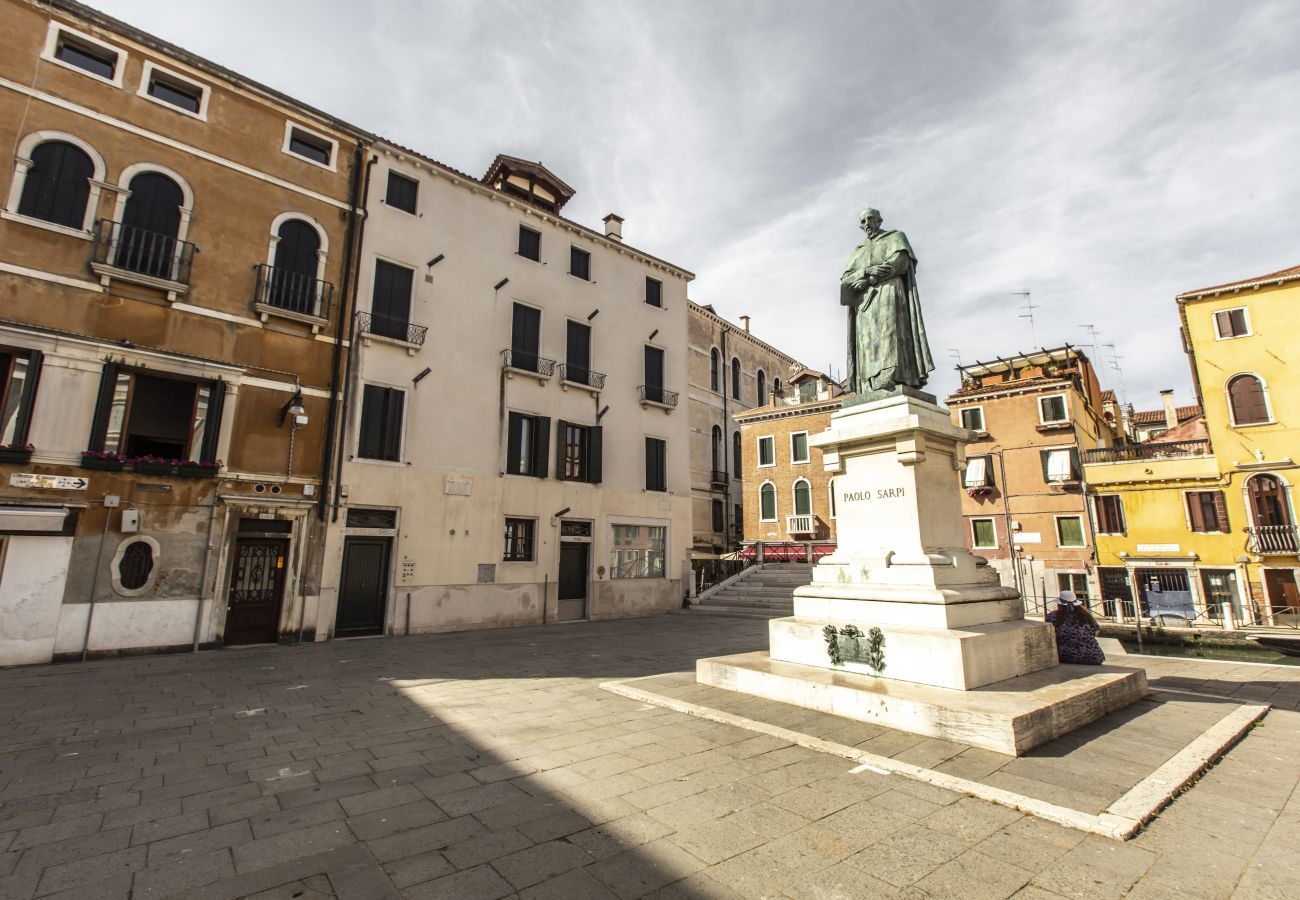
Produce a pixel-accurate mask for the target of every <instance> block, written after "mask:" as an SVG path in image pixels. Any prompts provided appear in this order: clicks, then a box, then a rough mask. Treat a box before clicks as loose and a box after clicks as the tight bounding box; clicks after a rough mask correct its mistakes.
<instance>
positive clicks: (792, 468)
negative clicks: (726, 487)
mask: <svg viewBox="0 0 1300 900" xmlns="http://www.w3.org/2000/svg"><path fill="white" fill-rule="evenodd" d="M839 408H840V401H839V400H831V401H819V402H813V403H807V404H801V405H799V406H769V407H766V408H764V409H761V410H754V411H752V412H750V413H748V414H746V415H744V416H739V417H737V421H738V422H739V423H740V436H741V453H742V460H743V463H744V473H745V478H744V506H745V509H744V512H745V540H746V541H747V542H749V541H793V540H798V541H806V540H809V538H808V536H807V535H803V534H800V535H797V536H794V535H791V534H790V532H789V531H788V530H787V527H786V526H787V524H788V517H789V516H791V515H793V514H794V485H795V482H797V481H798V480H799V479H801V478H804V479H807V480H808V482H809V484H810V485H811V489H812V514H813V519H814V522H815V527H816V533H815V535H814V537H813V538H812V539H813V540H818V541H834V540H835V520H834V518H832V516H831V497H830V482H831V478H832V475H831V473H829V472H827V471H826V470H825V469H824V468H823V466H822V454H821V451H820V450H818V449H817V448H816V447H810V448H809V451H808V462H806V463H795V462H792V461H791V453H790V436H791V435H792V434H795V433H797V432H800V431H806V432H808V435H809V437H811V436H812V435H815V434H817V433H819V432H822V431H825V430H826V429H828V428H829V427H830V424H831V413H833V412H834V411H835V410H837V409H839ZM766 436H771V437H772V438H773V442H774V444H775V451H776V452H775V463H776V464H775V465H773V466H764V467H759V465H758V439H759V438H760V437H766ZM766 482H771V483H772V484H773V485H774V486H775V487H776V512H777V520H776V521H775V522H760V521H759V511H760V507H759V490H760V488H761V487H762V485H763V484H764V483H766Z"/></svg>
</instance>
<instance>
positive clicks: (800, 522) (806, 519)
mask: <svg viewBox="0 0 1300 900" xmlns="http://www.w3.org/2000/svg"><path fill="white" fill-rule="evenodd" d="M814 522H815V520H814V519H813V517H812V516H811V515H807V516H786V517H785V530H786V533H787V534H807V535H812V534H814V533H815V531H816V526H815V524H814Z"/></svg>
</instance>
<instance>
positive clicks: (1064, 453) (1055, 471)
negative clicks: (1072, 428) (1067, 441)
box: [1038, 447, 1080, 484]
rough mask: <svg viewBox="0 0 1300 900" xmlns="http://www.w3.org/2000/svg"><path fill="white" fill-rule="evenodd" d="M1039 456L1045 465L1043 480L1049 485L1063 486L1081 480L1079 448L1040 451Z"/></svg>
mask: <svg viewBox="0 0 1300 900" xmlns="http://www.w3.org/2000/svg"><path fill="white" fill-rule="evenodd" d="M1038 455H1039V459H1040V460H1041V462H1042V464H1043V480H1044V481H1046V482H1047V483H1048V484H1062V483H1064V482H1067V481H1078V480H1079V478H1080V475H1079V450H1078V448H1077V447H1061V448H1058V449H1054V450H1040V451H1039V452H1038Z"/></svg>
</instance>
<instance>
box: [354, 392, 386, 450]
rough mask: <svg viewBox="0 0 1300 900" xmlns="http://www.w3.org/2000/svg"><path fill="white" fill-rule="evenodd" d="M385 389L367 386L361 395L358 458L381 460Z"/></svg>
mask: <svg viewBox="0 0 1300 900" xmlns="http://www.w3.org/2000/svg"><path fill="white" fill-rule="evenodd" d="M383 390H384V389H383V388H381V387H379V386H378V385H374V384H367V385H366V386H365V390H363V391H362V393H361V427H360V429H359V433H358V434H357V456H361V457H364V458H366V459H378V458H379V434H380V431H381V429H382V423H383V409H382V406H383V403H384V395H383Z"/></svg>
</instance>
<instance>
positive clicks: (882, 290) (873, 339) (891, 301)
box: [840, 208, 934, 399]
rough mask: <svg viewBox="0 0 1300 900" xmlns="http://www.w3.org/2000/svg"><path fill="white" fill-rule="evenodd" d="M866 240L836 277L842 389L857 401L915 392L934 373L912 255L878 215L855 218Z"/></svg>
mask: <svg viewBox="0 0 1300 900" xmlns="http://www.w3.org/2000/svg"><path fill="white" fill-rule="evenodd" d="M858 221H859V222H860V223H861V225H862V230H863V231H864V232H865V233H866V238H865V239H864V240H863V241H862V243H861V244H858V246H857V247H856V248H854V250H853V253H852V255H851V256H849V261H848V264H847V265H846V266H845V267H844V274H843V275H841V276H840V304H841V305H843V306H847V307H848V308H849V359H848V380H847V383H846V385H845V386H846V387H847V388H848V390H849V391H852V392H853V393H855V394H857V395H858V397H859V398H863V399H875V397H878V396H887V395H890V394H897V393H902V389H903V388H912V389H913V390H914V391H916V390H919V389H920V388H922V387H924V386H925V382H926V380H927V379H928V378H929V375H930V373H931V372H932V371H934V360H933V359H932V358H931V357H930V345H929V343H928V342H927V341H926V339H925V323H924V322H923V321H922V319H921V297H920V294H918V293H917V290H916V254H915V253H913V252H912V245H911V244H909V243H908V242H907V235H905V234H903V232H901V231H885V230H884V229H882V228H881V227H880V224H881V218H880V212H879V211H878V210H874V209H870V208H868V209H864V210H863V211H862V215H860V216H859V217H858Z"/></svg>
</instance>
